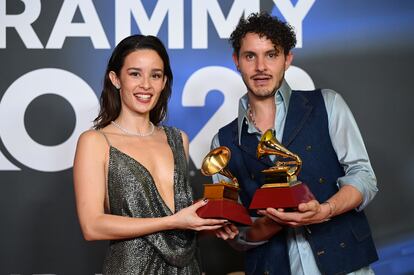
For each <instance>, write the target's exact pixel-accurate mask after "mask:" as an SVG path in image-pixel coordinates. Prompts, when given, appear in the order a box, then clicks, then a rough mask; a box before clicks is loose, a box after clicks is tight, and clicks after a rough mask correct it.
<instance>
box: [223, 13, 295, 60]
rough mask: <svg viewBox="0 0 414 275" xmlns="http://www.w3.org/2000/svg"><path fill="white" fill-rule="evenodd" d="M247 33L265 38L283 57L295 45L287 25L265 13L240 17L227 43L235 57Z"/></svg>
mask: <svg viewBox="0 0 414 275" xmlns="http://www.w3.org/2000/svg"><path fill="white" fill-rule="evenodd" d="M247 33H256V34H258V35H259V36H260V37H263V36H264V37H266V38H267V39H269V40H271V41H272V43H273V45H274V46H275V48H276V49H278V48H279V47H281V48H282V49H283V51H284V54H285V55H286V54H288V53H289V51H290V50H291V49H293V48H294V47H295V45H296V35H295V32H294V31H293V28H292V27H291V26H290V25H289V24H288V23H286V22H283V21H281V20H279V19H278V18H277V17H272V16H270V15H269V14H268V13H266V12H260V13H252V14H251V15H249V17H247V19H244V18H243V17H242V18H241V19H240V21H239V23H238V24H237V26H236V29H235V30H234V31H233V32H232V34H231V35H230V39H229V41H230V43H231V45H232V46H233V51H234V53H235V54H237V56H238V55H239V53H240V47H241V41H242V39H243V38H244V37H245V36H246V34H247Z"/></svg>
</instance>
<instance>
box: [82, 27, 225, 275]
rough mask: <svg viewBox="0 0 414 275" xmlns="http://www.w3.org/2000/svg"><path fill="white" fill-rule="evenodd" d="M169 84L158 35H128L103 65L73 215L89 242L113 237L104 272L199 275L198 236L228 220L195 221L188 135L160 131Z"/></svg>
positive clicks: (163, 128)
mask: <svg viewBox="0 0 414 275" xmlns="http://www.w3.org/2000/svg"><path fill="white" fill-rule="evenodd" d="M172 80H173V76H172V72H171V68H170V62H169V58H168V55H167V52H166V50H165V48H164V46H163V44H162V43H161V41H160V40H159V39H158V38H156V37H154V36H143V35H133V36H130V37H127V38H125V39H124V40H123V41H121V42H120V43H119V44H118V45H117V47H116V48H115V50H114V52H113V53H112V56H111V58H110V60H109V62H108V66H107V69H106V73H105V80H104V88H103V91H102V95H101V110H100V113H99V115H98V117H97V118H96V119H95V121H94V122H95V125H94V128H95V129H94V130H89V131H86V132H84V133H83V134H82V135H81V136H80V138H79V141H78V145H77V149H76V156H75V162H74V185H75V194H76V204H77V211H78V216H79V220H80V225H81V229H82V232H83V235H84V237H85V239H86V240H111V242H110V247H109V251H108V253H107V256H106V258H105V262H104V267H103V273H104V274H199V273H200V270H199V266H198V263H197V261H196V258H195V249H196V244H195V231H200V230H215V229H218V228H220V227H221V226H222V225H223V224H224V223H225V221H224V220H216V219H202V218H200V217H198V216H197V214H196V210H197V209H198V208H200V207H202V206H203V205H205V204H206V203H207V201H203V200H201V201H199V202H197V203H195V204H193V205H192V201H193V198H192V190H191V187H190V185H189V182H188V173H187V172H188V167H187V165H188V164H187V162H188V137H187V136H186V134H185V133H183V132H181V131H179V130H178V129H176V128H171V127H166V126H159V124H160V122H161V121H162V120H163V119H164V118H165V116H166V113H167V101H168V99H169V97H170V94H171V85H172ZM188 229H191V230H188Z"/></svg>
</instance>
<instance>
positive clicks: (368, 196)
mask: <svg viewBox="0 0 414 275" xmlns="http://www.w3.org/2000/svg"><path fill="white" fill-rule="evenodd" d="M322 95H323V97H324V101H325V105H326V110H327V114H328V122H329V134H330V137H331V141H332V146H333V147H334V149H335V152H336V153H337V157H338V161H339V162H340V164H341V165H342V167H343V169H344V172H345V175H344V176H343V177H340V178H338V180H337V184H338V187H339V190H338V192H337V193H336V194H334V195H333V196H332V197H331V198H329V199H328V200H327V201H326V202H323V203H321V204H320V203H319V202H318V201H316V200H314V201H310V202H308V203H304V204H300V205H299V207H298V211H297V212H290V213H286V212H284V211H283V209H272V208H269V209H267V210H266V211H260V213H261V214H264V215H266V216H268V217H269V218H271V219H273V220H274V221H276V222H278V223H281V224H286V225H289V226H294V227H297V226H302V225H307V224H312V223H320V222H324V221H326V220H328V219H330V218H331V217H333V216H336V215H339V214H342V213H345V212H347V211H350V210H352V209H356V210H359V211H360V210H362V209H363V208H364V207H365V206H366V205H367V204H368V203H369V202H370V201H371V200H372V199H373V198H374V197H375V194H376V193H377V191H378V188H377V182H376V178H375V174H374V172H373V170H372V167H371V163H370V161H369V157H368V153H367V151H366V149H365V145H364V142H363V140H362V136H361V133H360V131H359V129H358V126H357V124H356V122H355V119H354V117H353V115H352V112H351V111H350V109H349V107H348V106H347V104H346V103H345V101H344V100H343V98H342V97H341V96H340V95H339V94H338V93H336V92H334V91H332V90H327V89H325V90H322Z"/></svg>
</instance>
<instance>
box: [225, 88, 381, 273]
mask: <svg viewBox="0 0 414 275" xmlns="http://www.w3.org/2000/svg"><path fill="white" fill-rule="evenodd" d="M242 127H243V129H242V131H241V145H239V142H238V127H237V119H235V120H234V121H232V122H231V123H230V124H228V125H226V126H224V127H223V128H221V129H220V130H219V141H220V145H224V146H227V147H229V148H230V150H231V153H232V157H231V160H230V163H229V165H228V168H229V169H230V171H231V172H232V173H233V175H234V176H235V177H236V178H237V179H238V180H239V184H240V188H241V191H240V199H241V201H242V203H243V205H244V206H245V207H248V206H249V204H250V201H251V199H252V197H253V195H254V192H255V191H256V189H257V188H260V186H261V185H262V184H263V182H264V178H263V175H262V173H261V171H262V170H263V169H266V168H268V167H270V166H273V163H272V162H271V161H270V159H269V158H268V157H265V158H262V159H260V160H258V159H257V157H256V148H257V144H258V139H257V136H256V135H253V134H249V133H247V125H245V124H244V123H243V126H242ZM282 144H283V145H284V146H285V147H287V148H288V149H289V150H290V151H292V152H293V153H295V154H298V155H299V156H300V157H301V159H302V161H303V167H302V170H301V172H300V173H299V177H298V178H299V180H301V181H302V182H304V183H306V184H307V185H308V187H309V188H310V189H311V191H312V193H313V194H314V195H315V197H316V198H317V200H318V201H319V202H321V203H322V202H324V201H326V200H327V199H328V198H329V197H331V196H332V195H333V194H335V193H336V192H337V191H338V187H337V184H336V180H337V179H338V178H339V177H341V176H343V175H344V171H343V169H342V167H341V165H340V163H339V162H338V159H337V156H336V153H335V151H334V149H333V147H332V143H331V140H330V136H329V130H328V118H327V113H326V107H325V103H324V100H323V97H322V94H321V92H320V90H317V91H293V92H292V95H291V98H290V103H289V108H288V114H287V117H286V122H285V129H284V133H283V139H282ZM251 214H252V215H253V216H254V215H255V213H253V212H252V213H251ZM304 231H305V234H306V238H307V240H308V241H309V243H310V245H311V248H312V251H313V254H314V257H315V260H316V263H317V265H318V267H319V270H320V272H321V273H322V274H346V273H349V272H352V271H355V270H358V269H360V268H362V267H364V266H367V265H369V264H370V263H372V262H374V261H376V260H377V259H378V256H377V253H376V249H375V245H374V242H373V240H372V237H371V231H370V228H369V225H368V221H367V219H366V217H365V214H364V212H363V211H361V212H357V211H355V210H352V211H349V212H347V213H344V214H341V215H338V216H335V217H334V218H332V219H331V220H330V221H329V222H324V223H320V224H314V225H309V226H307V230H304ZM245 265H246V268H245V269H246V273H247V274H290V264H289V256H288V250H287V242H286V232H285V231H281V232H280V233H278V234H277V235H275V236H273V237H272V238H271V239H270V240H269V241H268V242H267V243H266V244H264V245H261V246H259V247H257V248H254V249H251V250H249V251H247V253H246V261H245Z"/></svg>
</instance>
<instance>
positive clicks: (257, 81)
mask: <svg viewBox="0 0 414 275" xmlns="http://www.w3.org/2000/svg"><path fill="white" fill-rule="evenodd" d="M292 58H293V55H292V53H290V52H289V53H288V54H287V55H285V54H284V53H283V49H281V48H280V49H276V48H275V46H274V45H273V43H272V41H271V40H269V39H267V38H266V37H265V36H263V37H260V36H259V35H258V34H256V33H247V34H246V36H245V37H244V38H243V39H242V41H241V47H240V52H239V55H238V56H237V55H233V60H234V63H235V64H236V66H237V68H238V70H239V71H240V73H241V76H242V78H243V81H244V83H245V84H246V86H247V90H248V92H249V93H250V96H254V97H257V98H263V97H265V98H266V97H269V96H273V95H274V93H275V92H276V90H277V89H278V88H279V87H280V85H281V84H282V81H283V78H284V75H285V71H286V70H287V69H288V68H289V65H290V63H291V62H292Z"/></svg>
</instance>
